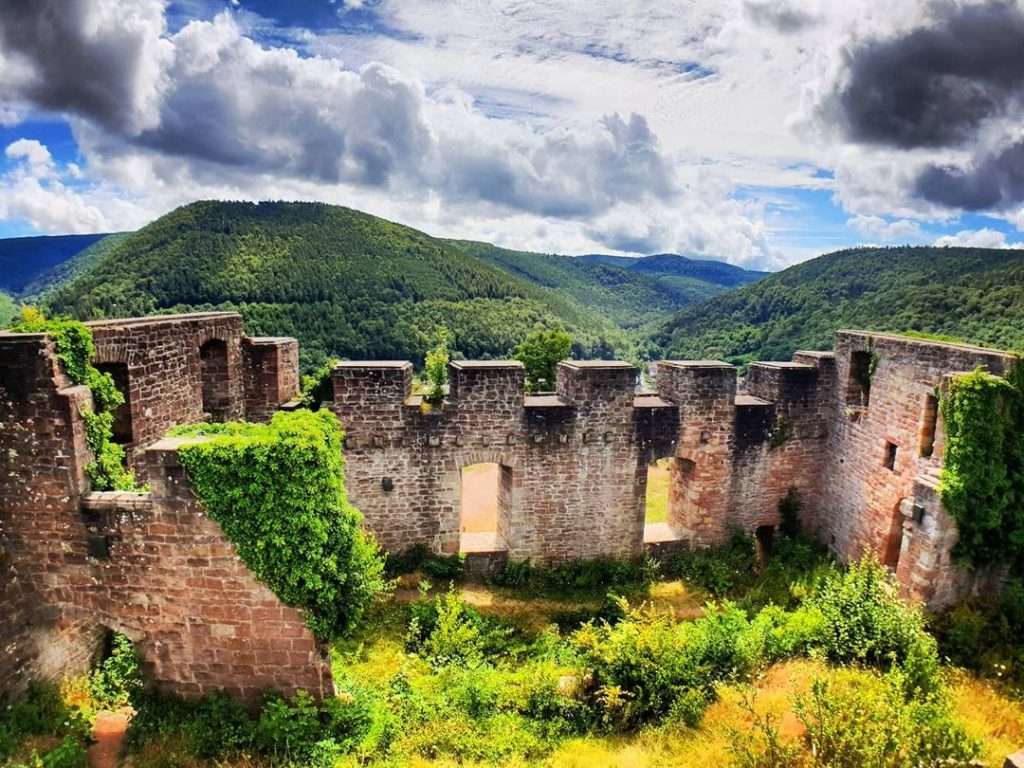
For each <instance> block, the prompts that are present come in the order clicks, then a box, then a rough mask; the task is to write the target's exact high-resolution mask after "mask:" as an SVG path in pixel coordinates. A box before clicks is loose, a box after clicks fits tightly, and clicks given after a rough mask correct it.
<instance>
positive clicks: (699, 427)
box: [658, 360, 736, 546]
mask: <svg viewBox="0 0 1024 768" xmlns="http://www.w3.org/2000/svg"><path fill="white" fill-rule="evenodd" d="M658 395H659V396H660V397H661V398H662V399H664V400H667V401H668V402H671V403H674V404H675V405H677V406H679V419H680V439H679V446H678V448H677V450H676V457H675V461H673V463H672V477H671V481H670V483H671V484H670V488H669V512H668V522H669V525H670V526H671V527H672V529H673V531H674V532H675V533H676V534H677V535H678V536H680V537H681V538H686V539H689V540H690V541H691V542H692V543H693V544H695V545H697V546H710V545H714V544H720V543H722V542H724V541H725V540H726V539H727V538H728V535H729V531H728V517H727V515H728V501H729V499H728V496H729V493H728V488H729V477H730V471H731V455H732V442H733V436H734V429H735V417H736V368H735V366H732V365H729V364H728V363H722V362H717V361H708V360H697V361H662V362H660V363H658Z"/></svg>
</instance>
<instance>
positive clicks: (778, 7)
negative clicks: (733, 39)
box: [742, 0, 819, 33]
mask: <svg viewBox="0 0 1024 768" xmlns="http://www.w3.org/2000/svg"><path fill="white" fill-rule="evenodd" d="M742 7H743V11H744V13H746V15H747V16H748V17H749V18H750V19H751V20H752V21H753V22H754V23H755V24H757V25H759V26H767V27H772V28H773V29H775V30H777V31H779V32H784V33H790V32H800V31H802V30H804V29H806V28H807V27H812V26H815V25H816V24H817V23H818V21H819V19H818V17H817V16H814V15H813V14H811V13H809V12H808V11H807V10H806V7H805V5H804V4H803V3H795V2H792V0H743V4H742Z"/></svg>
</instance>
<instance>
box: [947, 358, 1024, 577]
mask: <svg viewBox="0 0 1024 768" xmlns="http://www.w3.org/2000/svg"><path fill="white" fill-rule="evenodd" d="M1021 374H1022V372H1021V370H1020V365H1019V364H1018V365H1016V366H1014V370H1013V372H1012V373H1011V374H1010V376H1008V377H1007V378H1001V377H999V376H993V375H992V374H989V373H986V372H984V371H982V370H981V369H978V370H976V371H974V373H970V374H965V375H963V376H957V377H955V378H954V379H953V380H952V381H951V383H950V386H949V391H948V392H947V393H946V396H945V397H944V398H943V399H942V403H941V411H942V418H943V420H944V423H945V429H946V449H945V456H944V467H943V470H942V475H941V478H940V494H941V497H942V503H943V505H944V506H945V508H946V509H947V511H948V512H949V513H950V514H951V515H952V516H953V517H954V518H955V519H956V521H957V526H958V528H959V531H960V540H959V542H958V543H957V546H956V549H955V550H954V554H955V555H956V556H957V557H958V558H959V559H960V560H961V561H962V562H963V563H965V564H967V565H986V564H989V563H996V562H1011V563H1020V562H1021V558H1024V386H1022V379H1021Z"/></svg>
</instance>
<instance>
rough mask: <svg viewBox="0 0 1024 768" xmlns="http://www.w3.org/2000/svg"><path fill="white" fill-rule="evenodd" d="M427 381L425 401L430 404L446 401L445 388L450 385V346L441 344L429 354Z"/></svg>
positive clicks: (426, 365) (425, 371)
mask: <svg viewBox="0 0 1024 768" xmlns="http://www.w3.org/2000/svg"><path fill="white" fill-rule="evenodd" d="M424 374H425V376H426V380H427V394H426V395H425V396H424V399H425V400H426V401H427V402H428V403H440V402H441V401H442V400H444V396H445V387H446V386H447V384H448V345H447V343H444V342H442V343H440V344H438V345H437V346H436V347H434V348H433V349H432V350H430V351H429V352H427V360H426V364H425V366H424Z"/></svg>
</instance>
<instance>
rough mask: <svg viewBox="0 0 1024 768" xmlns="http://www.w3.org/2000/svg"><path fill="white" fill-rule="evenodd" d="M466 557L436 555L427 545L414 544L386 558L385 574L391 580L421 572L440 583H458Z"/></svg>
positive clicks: (390, 553) (387, 555) (389, 553)
mask: <svg viewBox="0 0 1024 768" xmlns="http://www.w3.org/2000/svg"><path fill="white" fill-rule="evenodd" d="M465 565H466V556H465V555H464V554H457V555H435V554H433V553H432V552H431V551H430V550H429V549H428V548H427V545H426V544H413V545H412V546H411V547H408V548H407V549H405V550H403V551H402V552H397V553H392V552H388V553H387V554H386V555H385V558H384V573H385V575H386V576H388V577H389V578H395V577H396V576H402V575H404V574H407V573H415V572H416V571H419V572H420V573H422V574H423V575H424V576H429V577H430V578H432V579H438V580H439V581H458V580H460V579H461V578H462V576H463V572H464V570H465Z"/></svg>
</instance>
